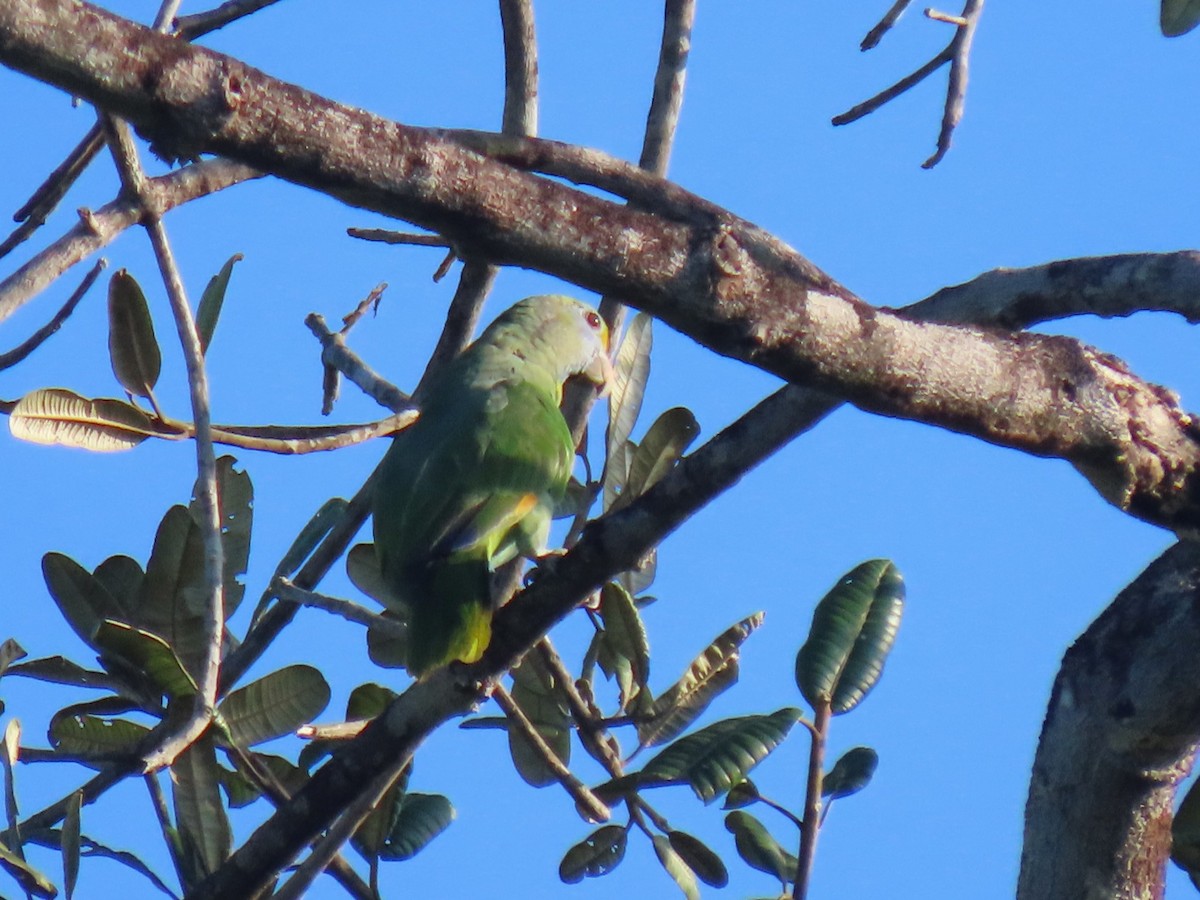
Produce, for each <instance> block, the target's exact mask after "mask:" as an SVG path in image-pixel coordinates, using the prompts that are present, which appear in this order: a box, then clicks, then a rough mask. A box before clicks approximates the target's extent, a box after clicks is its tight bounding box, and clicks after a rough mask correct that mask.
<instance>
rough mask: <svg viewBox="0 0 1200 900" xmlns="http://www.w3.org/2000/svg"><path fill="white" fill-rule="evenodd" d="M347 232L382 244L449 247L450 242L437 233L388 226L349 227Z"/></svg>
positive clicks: (354, 236) (351, 235)
mask: <svg viewBox="0 0 1200 900" xmlns="http://www.w3.org/2000/svg"><path fill="white" fill-rule="evenodd" d="M346 234H348V235H350V237H352V238H358V239H359V240H362V241H378V242H380V243H382V244H411V245H413V246H417V247H449V246H450V242H449V241H447V240H446V239H445V238H444V237H439V236H438V235H436V234H413V233H412V232H410V231H389V230H388V229H386V228H347V229H346Z"/></svg>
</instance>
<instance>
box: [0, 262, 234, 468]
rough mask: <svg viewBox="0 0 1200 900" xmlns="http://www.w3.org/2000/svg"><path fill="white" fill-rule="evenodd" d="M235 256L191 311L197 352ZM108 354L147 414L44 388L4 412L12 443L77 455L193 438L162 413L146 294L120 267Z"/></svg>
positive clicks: (112, 296) (113, 283) (113, 284)
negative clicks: (57, 446) (61, 448)
mask: <svg viewBox="0 0 1200 900" xmlns="http://www.w3.org/2000/svg"><path fill="white" fill-rule="evenodd" d="M241 258H242V255H241V254H240V253H238V254H235V255H234V256H232V257H230V258H229V260H228V261H227V262H226V263H225V265H224V266H222V267H221V271H220V272H218V273H217V274H216V275H214V276H213V277H212V278H211V279H210V280H209V282H208V285H207V287H206V288H205V289H204V294H203V295H202V296H201V298H200V305H199V307H198V308H197V312H196V332H197V335H198V336H199V338H200V347H201V349H202V350H203V351H207V350H208V345H209V343H210V342H211V341H212V337H213V332H214V331H215V329H216V327H217V319H218V317H219V316H220V313H221V308H222V306H223V305H224V303H225V292H226V289H227V288H228V287H229V278H230V275H231V274H232V273H233V266H234V264H235V263H236V262H237V261H238V260H240V259H241ZM108 350H109V358H110V360H111V362H112V370H113V374H114V375H115V376H116V378H117V381H118V382H119V383H120V385H121V387H122V388H123V389H124V390H125V393H126V394H127V395H128V397H129V400H130V401H132V400H133V398H134V397H145V398H146V399H147V400H148V401H149V402H150V406H151V408H152V413H147V412H145V411H144V410H142V409H141V408H140V407H138V406H136V405H134V403H132V402H127V401H125V400H117V399H115V398H112V397H100V398H95V399H92V398H88V397H81V396H80V395H79V394H77V393H75V392H74V391H71V390H68V389H66V388H43V389H40V390H36V391H32V392H30V393H28V394H26V395H25V396H24V397H22V398H21V399H20V400H18V401H17V403H16V405H15V406H14V407H13V409H12V411H11V413H10V414H9V420H8V427H9V429H10V430H11V431H12V434H13V436H14V437H17V438H20V439H21V440H25V441H31V442H33V443H36V444H61V445H63V446H67V447H78V448H81V449H83V450H92V451H98V452H112V451H118V450H131V449H133V448H134V447H136V446H137V445H138V444H140V443H141V442H142V441H144V440H146V438H149V437H157V438H165V439H167V440H180V439H182V438H186V437H189V436H190V435H191V432H190V429H189V426H188V425H187V424H186V423H183V422H178V421H175V420H173V419H169V418H167V417H166V416H165V415H163V412H162V409H161V408H160V407H159V405H158V400H157V399H156V398H155V396H154V388H155V386H156V385H157V384H158V376H159V373H160V372H161V370H162V351H161V350H160V349H159V345H158V338H157V337H156V336H155V333H154V320H153V319H152V318H151V316H150V307H149V305H148V304H147V303H146V295H145V292H143V291H142V288H141V285H139V284H138V282H137V279H135V278H134V277H133V276H132V275H130V274H129V273H128V272H127V271H125V270H124V269H121V270H120V271H118V272H117V273H116V274H114V275H113V277H112V278H111V279H110V280H109V283H108Z"/></svg>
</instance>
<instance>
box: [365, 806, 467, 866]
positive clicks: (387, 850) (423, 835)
mask: <svg viewBox="0 0 1200 900" xmlns="http://www.w3.org/2000/svg"><path fill="white" fill-rule="evenodd" d="M455 815H456V813H455V811H454V806H453V804H451V802H450V801H449V800H448V799H446V798H445V797H443V796H442V795H441V794H416V793H412V794H405V795H404V800H403V802H402V803H401V804H400V814H399V815H398V816H397V817H396V821H395V823H394V824H393V825H392V830H391V832H390V833H389V834H388V836H387V841H386V842H385V843H384V847H383V850H382V851H381V852H380V854H379V855H380V857H381V858H383V859H387V860H403V859H409V858H410V857H413V856H416V855H417V853H419V852H420V851H421V850H423V849H424V848H425V846H426V845H427V844H428V843H429V842H430V841H432V840H433V839H434V838H435V837H437V836H438V835H439V834H441V833H442V832H443V831H445V830H446V829H447V828H449V827H450V823H451V822H453V821H454V817H455Z"/></svg>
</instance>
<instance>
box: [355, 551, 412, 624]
mask: <svg viewBox="0 0 1200 900" xmlns="http://www.w3.org/2000/svg"><path fill="white" fill-rule="evenodd" d="M346 574H347V575H349V576H350V582H351V583H352V584H353V585H354V586H355V587H356V588H358V589H359V590H360V591H362V592H363V593H364V594H366V595H367V596H368V597H370V598H371V599H372V600H374V601H376V602H377V603H378V604H379V605H380V606H383V607H385V608H386V609H389V610H392V611H393V612H396V613H398V614H399V615H401V616H402V617H403V618H405V619H407V618H408V607H406V606H405V605H404V604H403V603H402V602H400V600H398V599H397V598H396V597H395V595H393V594H392V592H391V591H390V590H389V589H388V586H387V582H386V581H384V579H383V572H382V571H381V570H380V568H379V558H378V557H377V556H376V555H375V545H374V544H355V545H354V546H353V547H351V548H350V552H349V553H347V554H346Z"/></svg>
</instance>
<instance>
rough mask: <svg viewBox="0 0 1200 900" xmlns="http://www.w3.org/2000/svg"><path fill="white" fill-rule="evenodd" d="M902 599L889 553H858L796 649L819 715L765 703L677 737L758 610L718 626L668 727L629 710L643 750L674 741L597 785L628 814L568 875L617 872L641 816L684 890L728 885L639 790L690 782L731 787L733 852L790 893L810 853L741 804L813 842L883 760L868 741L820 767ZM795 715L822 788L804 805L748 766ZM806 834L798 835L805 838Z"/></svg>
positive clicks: (569, 861) (703, 794)
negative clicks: (774, 816)
mask: <svg viewBox="0 0 1200 900" xmlns="http://www.w3.org/2000/svg"><path fill="white" fill-rule="evenodd" d="M903 603H904V584H903V581H902V579H901V578H900V575H899V573H898V572H897V570H896V568H895V566H894V565H893V564H892V563H891V562H889V561H887V560H870V561H868V562H865V563H863V564H861V565H859V566H858V567H856V568H855V569H854V570H852V571H851V572H849V573H847V574H846V575H845V576H844V577H843V578H842V579H841V580H840V581H839V582H838V584H837V585H836V586H835V587H834V588H833V589H832V590H831V591H830V592H829V593H828V594H827V595H826V597H825V598H824V599H823V600H822V601H821V602H820V603H819V604H818V605H817V608H816V611H815V613H814V616H813V625H812V629H811V631H810V633H809V635H808V638H807V640H806V641H805V643H804V645H803V646H802V647H801V648H800V651H799V653H798V654H797V658H796V684H797V687H798V688H799V689H800V692H801V694H802V695H803V697H804V698H805V700H806V701H807V702H808V703H809V705H810V706H811V707H812V709H813V711H814V716H813V718H812V719H808V718H806V717H805V716H804V715H803V713H802V712H801V711H800V710H799V709H796V708H791V707H788V708H784V709H780V710H777V711H775V712H773V713H770V714H766V715H749V716H739V717H735V718H729V719H723V720H720V721H718V722H715V723H713V724H711V725H708V726H706V727H704V728H701V729H699V730H697V731H695V732H693V733H691V734H687V735H684V736H683V737H679V738H677V739H676V735H678V734H679V733H681V732H682V731H684V730H686V728H687V727H688V726H689V725H690V724H691V723H692V722H693V721H694V720H695V718H696V717H697V716H698V715H699V714H700V712H702V711H703V710H704V709H705V708H706V707H707V706H708V704H709V702H711V700H712V698H713V697H714V696H715V695H716V694H717V693H719V692H720V691H721V690H724V689H725V688H726V687H728V686H730V685H731V684H732V683H733V682H734V681H736V677H737V669H736V663H737V655H738V648H739V647H740V645H741V643H742V641H744V640H745V638H746V637H748V636H749V634H750V633H751V632H752V631H753V630H754V629H755V628H757V627H758V625H759V624H761V622H762V615H761V613H760V614H758V615H756V616H753V617H750V618H748V619H745V620H743V621H742V622H740V623H738V624H737V625H735V626H733V627H732V628H730V629H729V630H728V631H726V632H725V633H724V634H722V635H721V636H720V637H719V638H717V640H716V641H714V642H713V643H712V644H711V645H709V647H708V648H706V649H705V651H704V652H703V653H702V654H701V655H700V656H699V657H697V659H696V660H695V661H694V662H693V663H692V665H691V667H689V670H688V672H687V673H686V674H685V675H684V677H683V678H682V679H680V681H678V682H676V684H674V685H673V686H672V687H671V688H670V689H669V690H668V691H667V692H666V693H664V694H663V695H662V698H666V697H673V698H679V697H691V700H690V701H684V702H681V703H677V704H675V705H674V706H673V709H672V713H671V716H672V723H671V727H669V728H662V727H660V726H661V720H659V721H658V722H657V723H656V722H655V719H654V717H653V716H651V717H649V718H644V719H639V718H638V717H637V716H635V717H633V722H632V724H634V725H635V726H636V727H637V731H638V736H639V746H638V749H639V750H640V749H642V748H643V747H649V746H655V745H659V744H663V743H667V744H668V745H667V746H666V747H664V748H663V749H662V750H661V751H659V753H658V754H656V755H655V756H654V757H653V758H651V759H650V760H649V761H648V762H647V763H646V764H645V765H644V766H642V768H641V769H639V770H638V771H636V772H632V773H628V774H624V775H622V776H621V777H618V778H614V779H612V780H610V781H608V782H606V783H605V784H602V785H600V786H599V787H597V788H596V792H597V794H598V795H600V796H601V797H603V798H604V799H605V800H608V801H613V802H617V801H619V802H624V803H625V805H626V808H627V809H628V811H629V819H628V821H627V822H626V824H625V825H611V824H610V825H605V826H603V827H601V828H599V829H597V830H596V831H594V832H593V833H591V834H590V835H588V836H587V837H586V838H585V839H584V840H582V841H580V842H579V843H578V844H576V845H574V846H573V847H571V849H570V850H568V851H567V854H566V856H565V857H564V858H563V861H562V864H561V866H560V869H559V874H560V877H561V878H562V879H563V881H566V882H568V883H574V882H578V881H580V880H582V879H583V878H585V877H597V876H600V875H605V874H607V873H608V872H611V871H612V870H613V869H614V868H616V866H617V865H618V864H619V863H620V862H621V860H622V859H623V857H624V854H625V847H626V842H627V839H628V834H629V831H630V830H631V829H632V828H633V827H634V826H636V827H638V828H639V829H641V830H642V831H643V832H645V833H646V834H647V835H648V836H649V837H650V838H651V841H652V842H653V845H654V849H655V852H656V854H657V856H658V859H659V860H660V862H661V863H662V865H663V867H664V868H665V869H666V871H667V872H668V874H670V875H671V877H672V878H673V879H674V880H675V882H676V883H677V884H678V885H679V887H680V889H681V890H682V891H683V893H684V895H685V896H686V897H689V898H693V897H698V896H699V887H698V882H704V883H705V884H709V885H712V886H714V887H721V886H723V885H724V884H725V883H726V882H727V880H728V874H727V870H726V867H725V864H724V863H723V862H722V860H721V858H720V856H719V855H718V854H717V853H716V852H715V851H713V850H712V849H711V848H709V847H707V846H706V845H705V844H703V843H702V842H701V841H700V840H699V839H697V838H695V837H694V836H692V835H690V834H687V833H685V832H681V831H678V830H676V829H673V828H671V827H670V825H669V824H668V823H667V822H666V821H665V819H663V818H662V816H660V815H659V814H658V813H656V812H655V811H654V810H653V808H652V807H651V806H650V805H649V803H648V802H647V801H646V799H645V797H644V796H643V793H642V792H644V791H646V790H648V789H652V788H658V787H663V786H668V785H678V784H686V785H688V786H689V787H690V788H691V789H692V791H693V792H694V793H695V795H696V797H697V798H698V799H699V800H701V801H702V802H704V803H706V804H707V803H710V802H712V801H713V800H715V799H717V798H719V797H721V796H725V797H726V801H725V808H726V809H729V810H731V812H729V814H728V815H727V816H726V819H725V825H726V828H727V829H728V830H729V831H730V832H731V833H732V834H733V836H734V844H735V847H736V850H737V853H738V855H739V856H740V857H741V858H742V860H743V861H744V862H746V863H747V864H748V865H750V866H752V867H753V868H755V869H759V870H761V871H763V872H767V873H768V874H771V875H773V876H775V877H776V878H778V879H779V881H780V885H781V887H782V890H783V891H784V895H785V896H793V894H790V893H787V892H788V890H789V886H791V885H798V884H799V883H800V882H801V881H802V880H804V879H805V878H806V875H805V872H806V871H807V867H810V866H811V863H812V860H811V856H810V857H809V858H807V859H804V858H802V857H797V856H795V855H793V854H791V853H789V852H788V851H787V850H785V849H784V847H783V845H782V844H781V843H780V842H779V841H778V840H777V839H776V838H775V837H773V836H772V834H771V832H770V831H769V830H768V828H767V827H766V826H765V825H764V824H763V823H762V822H761V821H759V820H758V819H757V818H755V817H754V816H753V815H751V814H750V813H748V812H746V811H745V810H744V807H746V806H749V805H751V804H754V803H761V804H763V805H765V806H768V807H770V808H772V809H774V810H776V811H777V812H779V813H780V814H782V815H783V816H784V817H785V818H786V819H787V820H789V821H790V822H791V823H792V824H793V825H794V826H796V828H797V829H798V830H799V831H800V832H801V833H802V834H803V833H804V832H805V831H809V832H810V833H811V836H810V838H809V841H811V842H815V834H816V831H817V830H818V829H819V828H820V825H821V822H822V821H823V820H824V815H825V813H827V812H828V808H829V807H828V803H829V802H832V800H834V799H837V798H840V797H847V796H849V795H851V794H854V793H857V792H858V791H860V790H862V789H863V788H864V787H866V785H867V784H868V782H869V781H870V779H871V776H872V774H873V773H874V771H875V767H876V765H877V763H878V756H877V754H876V753H875V751H874V750H872V749H870V748H868V747H855V748H853V749H851V750H849V751H847V752H846V753H845V754H844V755H843V756H842V757H841V758H840V759H839V760H838V761H837V763H836V764H835V765H834V766H833V767H832V769H830V771H828V772H826V773H822V771H821V768H820V766H821V761H822V760H823V758H824V749H825V745H826V742H827V740H828V726H829V717H830V716H831V715H841V714H844V713H847V712H850V711H851V710H853V709H854V708H855V707H857V706H858V704H859V703H860V702H861V701H862V699H863V698H864V697H865V696H866V694H867V692H868V691H870V690H871V688H872V687H873V686H874V685H875V683H876V682H877V681H878V680H879V677H880V675H881V674H882V671H883V664H884V661H885V659H886V657H887V655H888V653H889V652H890V650H891V647H892V644H893V642H894V640H895V636H896V631H897V628H898V627H899V622H900V615H901V612H902V609H903ZM721 660H724V661H725V665H726V666H728V667H730V668H731V669H732V674H731V675H725V676H723V678H722V679H721V680H720V681H719V682H714V681H711V680H707V681H706V680H705V679H704V678H703V674H704V673H710V672H712V671H714V670H717V669H718V668H719V666H720V662H719V661H721ZM698 684H706V685H707V686H706V687H705V689H704V690H703V691H698V690H694V689H693V688H694V686H695V685H698ZM662 698H660V700H661V699H662ZM797 722H800V723H802V724H803V725H804V726H805V727H806V729H807V730H808V731H809V733H810V736H811V738H812V751H813V752H812V753H811V754H810V772H809V777H808V784H809V788H810V791H815V794H814V795H810V796H809V797H807V798H806V801H805V811H806V814H805V815H804V816H800V815H796V814H794V813H792V812H790V811H789V810H787V809H786V808H785V807H784V806H783V805H781V804H779V803H777V802H775V801H773V800H771V799H769V798H767V797H766V796H764V795H763V794H762V793H761V792H760V791H759V790H758V788H757V786H755V784H754V783H753V782H752V781H750V780H749V779H748V778H747V775H748V774H749V772H750V770H751V769H753V768H754V767H755V766H756V765H758V764H759V763H760V762H762V761H763V760H764V759H765V758H766V757H767V756H768V755H770V754H771V753H772V751H774V750H775V749H776V748H777V747H778V746H779V745H780V744H782V743H783V741H784V739H785V738H786V737H787V736H788V734H789V732H790V731H791V730H792V727H793V726H794V725H795V724H796V723H797ZM668 742H670V743H668ZM635 752H636V751H635ZM811 766H815V767H816V768H815V769H812V768H811ZM822 799H824V801H825V803H826V805H825V806H824V808H822ZM655 829H657V830H658V832H661V833H656V832H655ZM804 843H805V841H804V839H803V838H802V839H801V847H803V846H804ZM794 896H797V897H798V896H802V891H800V890H799V889H797V892H796V893H795V894H794Z"/></svg>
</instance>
